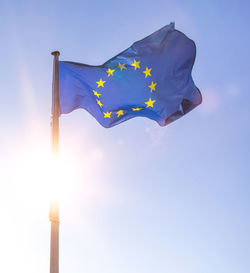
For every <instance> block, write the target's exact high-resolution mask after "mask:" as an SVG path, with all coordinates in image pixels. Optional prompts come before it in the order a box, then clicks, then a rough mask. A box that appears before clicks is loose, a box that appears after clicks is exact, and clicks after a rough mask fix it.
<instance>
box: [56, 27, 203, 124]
mask: <svg viewBox="0 0 250 273" xmlns="http://www.w3.org/2000/svg"><path fill="white" fill-rule="evenodd" d="M195 55H196V47H195V44H194V42H193V41H192V40H190V39H189V38H187V37H186V36H185V35H184V34H183V33H181V32H179V31H177V30H175V28H174V24H173V23H171V24H170V25H167V26H165V27H163V28H162V29H160V30H158V31H156V32H155V33H153V34H151V35H150V36H148V37H146V38H144V39H142V40H140V41H138V42H135V43H134V44H133V45H132V46H131V47H129V48H128V49H126V50H125V51H123V52H122V53H120V54H118V55H117V56H115V57H113V58H112V59H110V60H109V61H107V62H106V63H104V64H103V65H100V66H90V65H86V64H80V63H73V62H64V61H60V62H59V109H60V114H67V113H70V112H71V111H73V110H74V109H78V108H83V109H85V110H87V111H88V112H89V113H90V114H91V115H92V116H94V117H95V118H96V120H97V121H98V122H99V123H100V124H101V125H102V126H104V127H106V128H109V127H112V126H114V125H117V124H119V123H121V122H123V121H126V120H128V119H130V118H133V117H138V116H141V117H147V118H150V119H153V120H155V121H157V122H158V123H159V125H161V126H165V125H166V124H168V123H170V122H172V121H174V120H176V119H178V118H179V117H181V116H183V115H184V114H186V113H187V112H189V111H190V110H192V109H193V108H195V107H196V106H197V105H199V104H200V103H201V100H202V98H201V94H200V91H199V89H198V88H197V87H196V86H195V85H194V82H193V80H192V76H191V71H192V67H193V64H194V60H195Z"/></svg>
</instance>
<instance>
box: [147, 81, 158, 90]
mask: <svg viewBox="0 0 250 273" xmlns="http://www.w3.org/2000/svg"><path fill="white" fill-rule="evenodd" d="M156 84H157V83H156V82H155V83H154V82H152V83H151V85H149V86H148V87H149V88H150V92H152V91H155V86H156Z"/></svg>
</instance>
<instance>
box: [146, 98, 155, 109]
mask: <svg viewBox="0 0 250 273" xmlns="http://www.w3.org/2000/svg"><path fill="white" fill-rule="evenodd" d="M154 103H155V100H151V98H149V100H148V101H146V102H145V104H147V108H148V107H152V108H153V107H154Z"/></svg>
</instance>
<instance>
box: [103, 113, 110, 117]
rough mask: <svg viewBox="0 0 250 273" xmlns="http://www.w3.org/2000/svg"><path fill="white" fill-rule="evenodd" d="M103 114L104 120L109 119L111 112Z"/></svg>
mask: <svg viewBox="0 0 250 273" xmlns="http://www.w3.org/2000/svg"><path fill="white" fill-rule="evenodd" d="M103 114H104V117H105V118H111V117H110V116H111V114H112V112H107V113H104V112H103Z"/></svg>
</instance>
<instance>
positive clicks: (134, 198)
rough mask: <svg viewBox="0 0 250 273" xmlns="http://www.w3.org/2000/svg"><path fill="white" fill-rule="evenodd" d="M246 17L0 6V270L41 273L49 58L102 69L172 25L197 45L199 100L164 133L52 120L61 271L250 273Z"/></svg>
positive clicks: (114, 5)
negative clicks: (59, 170) (61, 168)
mask: <svg viewBox="0 0 250 273" xmlns="http://www.w3.org/2000/svg"><path fill="white" fill-rule="evenodd" d="M249 9H250V4H249V1H230V0H227V1H215V0H210V1H198V0H197V1H192V0H189V1H180V0H175V1H167V0H154V1H145V0H143V1H141V0H140V1H138V0H133V1H132V0H127V1H118V0H116V1H114V0H103V1H94V0H92V1H90V0H85V1H80V0H78V1H77V0H71V1H62V0H61V1H47V0H44V1H34V0H33V1H31V0H30V1H28V0H22V1H18V0H16V1H11V0H8V1H7V0H6V1H5V0H1V2H0V33H1V42H0V49H1V50H0V56H1V66H0V90H1V91H0V109H1V115H0V126H1V127H0V166H1V171H0V217H1V218H0V219H1V227H0V231H1V232H0V257H1V262H0V272H5V273H10V272H20V273H24V272H25V273H34V272H37V273H42V272H48V270H49V236H50V225H49V221H48V209H49V199H50V198H48V196H49V195H50V190H49V187H50V185H51V179H50V178H48V177H47V176H48V172H47V168H48V161H47V160H46V158H47V156H48V154H49V151H50V125H49V123H50V109H51V81H52V61H53V60H52V56H51V55H50V52H51V51H53V50H59V51H60V52H61V56H60V59H61V60H67V61H75V62H82V63H88V64H102V63H103V62H105V61H106V60H108V59H109V58H111V57H112V56H114V55H116V54H118V53H119V52H121V51H123V50H124V49H126V48H127V47H129V46H130V45H131V44H132V43H133V42H134V41H136V40H139V39H141V38H143V37H145V36H147V35H149V34H150V33H152V32H154V31H155V30H157V29H159V28H161V27H162V26H164V25H167V24H169V23H170V22H173V21H174V22H175V24H176V29H178V30H180V31H182V32H184V33H185V34H186V35H187V36H188V37H190V38H191V39H193V40H194V41H195V43H196V46H197V57H196V62H195V65H194V69H193V78H194V81H195V83H196V85H197V86H198V87H199V88H200V90H201V92H202V94H203V104H202V105H201V106H199V107H198V108H196V109H195V110H194V111H192V112H190V113H189V114H188V115H186V116H184V117H183V118H181V119H179V120H177V121H176V122H174V123H172V124H170V125H169V126H167V127H163V128H161V127H160V126H158V124H157V123H156V122H154V121H151V120H148V119H146V118H136V119H132V120H129V121H127V122H125V123H122V124H120V125H118V126H116V127H114V128H111V129H104V128H102V127H101V126H100V125H99V124H98V123H97V122H96V121H95V119H94V118H93V117H91V116H90V115H89V114H88V113H87V112H85V111H84V110H77V111H75V112H73V113H71V114H69V115H65V116H62V117H61V119H60V126H61V130H60V149H61V153H62V155H64V156H67V158H66V160H67V161H68V165H69V169H70V171H69V173H70V174H69V175H68V176H66V178H67V179H66V180H67V182H68V183H67V185H66V186H65V185H62V186H63V187H65V190H64V194H62V199H61V207H60V219H61V224H60V268H61V271H60V272H61V273H66V272H70V273H71V272H75V273H78V272H79V273H80V272H88V273H153V272H157V273H211V272H212V273H235V272H237V273H249V272H250V259H249V256H250V232H249V230H250V220H249V208H250V198H249V197H250V184H249V181H250V164H249V163H250V162H249V161H250V160H249V152H250V144H249V139H250V125H249V116H250V107H249V101H250V95H249V90H250V89H249V88H250V87H249V86H250V62H249V60H250V50H249V49H250V32H249V26H250V17H249ZM64 178H65V177H64ZM62 180H65V179H62Z"/></svg>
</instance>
